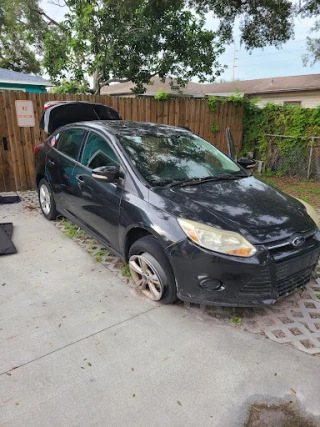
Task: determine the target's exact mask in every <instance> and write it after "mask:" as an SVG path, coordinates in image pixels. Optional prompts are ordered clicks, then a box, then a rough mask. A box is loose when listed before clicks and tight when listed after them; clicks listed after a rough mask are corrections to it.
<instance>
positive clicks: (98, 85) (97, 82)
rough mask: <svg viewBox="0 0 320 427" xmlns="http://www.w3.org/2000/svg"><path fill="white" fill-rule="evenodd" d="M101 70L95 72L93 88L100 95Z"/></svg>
mask: <svg viewBox="0 0 320 427" xmlns="http://www.w3.org/2000/svg"><path fill="white" fill-rule="evenodd" d="M99 74H100V73H99V70H96V71H95V72H94V73H93V90H94V93H95V94H96V95H100V83H99Z"/></svg>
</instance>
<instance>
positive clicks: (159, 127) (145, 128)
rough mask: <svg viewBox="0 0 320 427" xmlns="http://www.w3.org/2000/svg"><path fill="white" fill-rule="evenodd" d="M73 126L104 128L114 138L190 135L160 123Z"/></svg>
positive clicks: (108, 122) (99, 122) (102, 122)
mask: <svg viewBox="0 0 320 427" xmlns="http://www.w3.org/2000/svg"><path fill="white" fill-rule="evenodd" d="M74 125H85V126H89V127H91V128H100V129H101V128H104V129H106V130H108V131H109V132H110V133H112V134H113V135H116V136H125V135H135V136H143V135H150V133H151V134H155V135H159V136H165V135H172V134H179V135H181V134H190V132H191V131H190V130H188V129H186V128H182V127H177V126H170V125H164V124H160V123H149V122H134V121H129V120H94V121H90V122H81V123H74Z"/></svg>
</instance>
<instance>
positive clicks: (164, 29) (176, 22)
mask: <svg viewBox="0 0 320 427" xmlns="http://www.w3.org/2000/svg"><path fill="white" fill-rule="evenodd" d="M66 3H67V5H68V7H69V12H68V14H67V15H66V16H65V20H64V21H63V22H62V23H61V24H60V25H59V28H58V29H57V28H52V29H51V30H50V31H48V33H47V34H46V37H45V46H46V53H45V58H44V66H45V67H46V69H47V70H48V72H49V74H50V76H51V77H52V78H53V79H54V80H55V81H59V80H60V79H65V78H67V76H69V77H71V78H72V79H82V78H83V77H84V76H85V75H86V74H88V75H91V76H94V82H95V89H96V90H97V91H98V90H99V89H100V87H101V86H102V85H106V84H109V83H111V82H122V81H132V82H133V83H134V84H135V91H136V92H137V93H141V92H143V91H144V89H143V85H144V84H146V83H149V81H150V79H151V78H152V77H153V76H155V75H159V77H160V78H161V79H165V78H166V77H168V76H175V77H177V82H178V85H179V86H183V85H184V83H185V82H186V81H188V80H190V79H191V78H192V77H194V76H197V77H198V78H199V80H200V81H207V80H209V81H212V80H214V77H215V76H217V75H220V74H221V72H222V70H223V66H221V64H220V63H219V62H218V57H219V56H220V54H221V53H222V52H223V51H224V47H223V39H221V37H219V36H218V35H217V34H216V33H215V32H213V31H210V30H206V29H205V28H204V23H205V20H204V17H203V16H202V15H201V14H200V15H195V14H194V13H192V12H191V11H189V10H186V9H184V8H183V4H184V2H183V1H173V2H169V1H168V2H162V3H160V2H159V3H157V4H158V5H161V7H157V8H155V7H154V4H153V3H155V2H154V0H151V1H150V0H143V1H140V2H136V3H137V4H138V5H136V4H135V2H131V3H130V2H128V1H125V0H67V2H66ZM57 33H58V36H57Z"/></svg>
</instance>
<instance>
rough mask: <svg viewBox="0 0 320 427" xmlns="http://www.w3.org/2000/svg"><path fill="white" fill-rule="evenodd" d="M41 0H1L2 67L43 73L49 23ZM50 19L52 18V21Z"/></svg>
mask: <svg viewBox="0 0 320 427" xmlns="http://www.w3.org/2000/svg"><path fill="white" fill-rule="evenodd" d="M43 13H44V12H43V11H42V10H41V8H40V7H39V0H21V1H20V0H0V67H1V68H7V69H10V70H13V71H19V72H26V73H39V72H40V56H37V53H40V52H41V51H42V49H43V38H44V34H45V32H46V31H47V28H48V24H47V22H46V21H45V19H44V15H43ZM48 22H50V21H48Z"/></svg>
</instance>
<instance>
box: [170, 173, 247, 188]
mask: <svg viewBox="0 0 320 427" xmlns="http://www.w3.org/2000/svg"><path fill="white" fill-rule="evenodd" d="M247 177H248V175H246V174H244V173H234V174H232V173H223V174H220V175H215V176H205V177H203V178H190V179H184V180H182V181H178V182H177V181H176V182H172V183H168V184H167V185H166V187H175V186H179V187H185V186H187V185H190V186H191V185H198V184H203V183H205V182H210V181H227V180H233V179H239V178H247Z"/></svg>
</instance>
